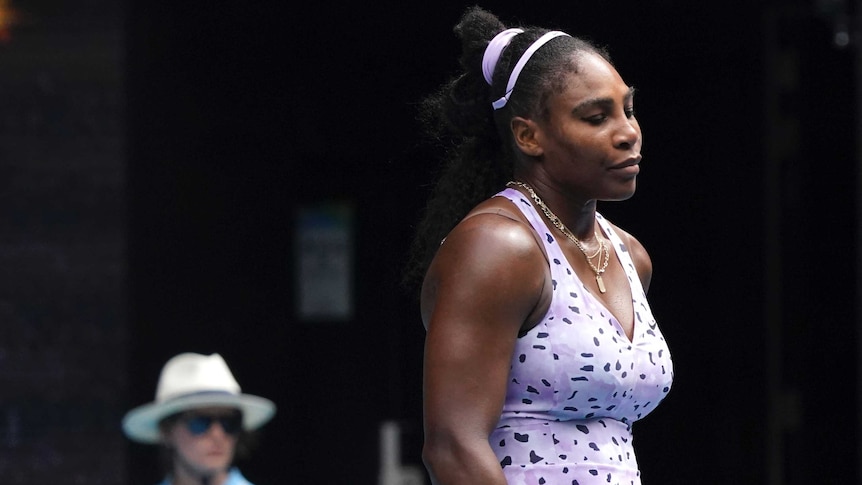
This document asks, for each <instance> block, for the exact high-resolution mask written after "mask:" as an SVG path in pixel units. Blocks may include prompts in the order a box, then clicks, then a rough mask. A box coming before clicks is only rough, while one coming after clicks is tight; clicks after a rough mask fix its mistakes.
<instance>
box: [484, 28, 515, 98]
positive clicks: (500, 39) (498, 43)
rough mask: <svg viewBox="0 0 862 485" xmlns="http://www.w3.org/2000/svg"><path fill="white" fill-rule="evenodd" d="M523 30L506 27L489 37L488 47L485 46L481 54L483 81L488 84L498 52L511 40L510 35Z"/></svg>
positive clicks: (492, 75) (498, 58) (492, 76)
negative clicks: (483, 53)
mask: <svg viewBox="0 0 862 485" xmlns="http://www.w3.org/2000/svg"><path fill="white" fill-rule="evenodd" d="M521 32H523V30H521V29H506V30H504V31H502V32H500V33H499V34H497V35H496V36H494V38H493V39H491V42H488V47H485V55H483V56H482V74H484V75H485V81H487V82H488V86H490V85H491V81H492V80H493V78H494V68H495V67H497V61H499V60H500V54H501V53H502V52H503V49H505V48H506V46H507V45H509V42H512V37H515V36H516V35H518V34H520V33H521Z"/></svg>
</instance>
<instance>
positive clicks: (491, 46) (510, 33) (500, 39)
mask: <svg viewBox="0 0 862 485" xmlns="http://www.w3.org/2000/svg"><path fill="white" fill-rule="evenodd" d="M521 32H523V30H521V29H508V30H504V31H503V32H500V33H499V34H497V36H496V37H494V38H493V39H491V42H489V43H488V47H486V48H485V55H484V56H483V57H482V74H484V75H485V81H487V82H488V84H489V85H490V84H491V77H492V75H493V74H494V68H495V67H496V65H497V61H498V60H499V59H500V53H501V52H503V48H504V47H506V46H507V45H508V44H509V42H511V41H512V37H514V36H516V35H518V34H520V33H521ZM561 35H566V36H568V35H569V34H567V33H565V32H560V31H558V30H552V31H550V32H548V33H546V34H545V35H543V36H541V37H539V38H538V39H536V41H535V42H533V45H531V46H530V47H529V48H527V50H526V51H524V54H522V55H521V58H520V59H518V63H517V64H515V68H514V69H512V74H510V75H509V82H508V84H506V94H504V95H503V97H501V98H500V99H498V100H497V101H494V102H493V103H491V106H493V107H494V109H495V110H498V109H500V108H502V107H503V106H506V103H507V102H509V96H511V95H512V90H513V89H515V83H516V82H518V76H519V75H520V74H521V71H522V70H523V69H524V66H525V65H527V61H529V60H530V57H532V56H533V54H534V53H535V52H536V51H537V50H539V48H540V47H542V46H543V45H545V44H546V43H548V41H549V40H551V39H553V38H554V37H559V36H561Z"/></svg>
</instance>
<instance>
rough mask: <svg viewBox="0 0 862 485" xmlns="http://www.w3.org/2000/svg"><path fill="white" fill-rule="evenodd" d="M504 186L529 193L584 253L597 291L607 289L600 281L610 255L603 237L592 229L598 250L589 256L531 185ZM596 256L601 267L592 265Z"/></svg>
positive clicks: (511, 182)
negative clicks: (594, 276)
mask: <svg viewBox="0 0 862 485" xmlns="http://www.w3.org/2000/svg"><path fill="white" fill-rule="evenodd" d="M506 186H508V187H515V186H518V187H523V188H524V189H525V190H526V191H527V192H529V193H530V197H532V198H533V200H534V201H536V205H538V206H539V208H540V209H542V212H544V213H545V217H547V218H548V220H549V221H551V224H553V225H554V227H556V228H557V229H559V230H560V232H562V233H563V234H565V235H566V237H568V238H569V239H571V240H572V242H574V243H575V246H577V247H578V249H580V250H581V252H582V253H584V258H585V259H586V260H587V264H589V265H590V268H592V270H593V272H594V273H595V274H596V284H598V285H599V291H600V292H602V293H604V292H606V291H607V289H606V288H605V282H604V281H602V273H604V272H605V270H606V269H607V268H608V262H609V261H610V257H611V255H610V251H609V250H608V247H607V245H606V244H605V241H604V239H602V238H600V237H599V234H598V232H596V231H593V234H594V235H595V236H596V240H597V241H598V242H599V250H598V251H596V252H595V254H593V255H592V256H590V255H589V254H587V250H586V248H584V245H583V244H581V241H580V240H579V239H578V238H577V237H576V236H575V235H574V234H572V231H570V230H569V228H567V227H566V225H565V224H563V221H561V220H560V218H559V217H557V216H556V215H555V214H554V213H553V212H551V209H549V208H548V206H546V205H545V203H544V202H542V199H540V198H539V196H538V194H536V191H535V190H533V188H532V187H530V186H529V185H527V184H525V183H524V182H520V181H517V180H513V181H510V182H507V183H506ZM596 256H598V257H599V261H601V260H602V259H604V262H603V263H602V267H601V268H597V267H596V265H594V264H593V262H592V259H593V258H595V257H596ZM602 256H604V258H602Z"/></svg>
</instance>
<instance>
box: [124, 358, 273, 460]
mask: <svg viewBox="0 0 862 485" xmlns="http://www.w3.org/2000/svg"><path fill="white" fill-rule="evenodd" d="M206 407H231V408H236V409H239V410H240V411H242V427H243V429H244V430H246V431H252V430H255V429H257V428H260V427H261V426H263V425H264V424H266V422H267V421H269V420H270V419H272V417H273V415H275V403H273V402H272V401H270V400H269V399H266V398H263V397H260V396H254V395H251V394H243V393H242V392H241V390H240V387H239V384H238V383H237V382H236V379H234V377H233V374H231V372H230V369H228V367H227V364H226V363H225V361H224V359H223V358H222V357H221V355H219V354H212V355H201V354H195V353H190V352H189V353H183V354H179V355H177V356H175V357H172V358H171V359H170V360H168V362H167V363H165V366H164V367H163V368H162V373H161V374H160V375H159V383H158V387H157V388H156V400H155V401H153V402H151V403H147V404H143V405H141V406H138V407H136V408H134V409H132V410H131V411H129V412H128V413H126V415H125V416H124V417H123V432H124V433H125V434H126V436H128V437H129V438H130V439H133V440H135V441H138V442H140V443H149V444H155V443H158V442H160V441H161V435H160V432H159V422H160V421H161V420H163V419H164V418H166V417H168V416H170V415H172V414H176V413H178V412H181V411H187V410H190V409H197V408H206Z"/></svg>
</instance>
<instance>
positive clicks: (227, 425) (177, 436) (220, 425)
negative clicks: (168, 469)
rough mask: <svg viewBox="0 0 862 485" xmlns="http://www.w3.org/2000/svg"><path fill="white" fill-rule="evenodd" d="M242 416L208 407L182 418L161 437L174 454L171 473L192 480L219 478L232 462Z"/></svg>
mask: <svg viewBox="0 0 862 485" xmlns="http://www.w3.org/2000/svg"><path fill="white" fill-rule="evenodd" d="M241 429H242V414H240V412H239V411H238V410H236V409H233V408H226V407H209V408H200V409H195V410H190V411H187V412H185V413H183V414H182V416H180V417H179V419H178V420H177V421H176V422H175V423H174V424H173V426H171V427H170V428H169V429H168V430H167V432H166V435H165V440H167V442H168V443H167V444H168V445H169V446H170V447H172V448H173V449H174V450H176V455H175V456H174V461H175V463H174V471H175V472H176V473H182V474H190V475H192V476H203V475H207V476H221V475H223V474H225V473H226V472H227V470H228V469H229V468H230V465H231V463H232V462H233V458H234V452H235V451H236V443H237V438H238V436H239V433H240V430H241Z"/></svg>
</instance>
